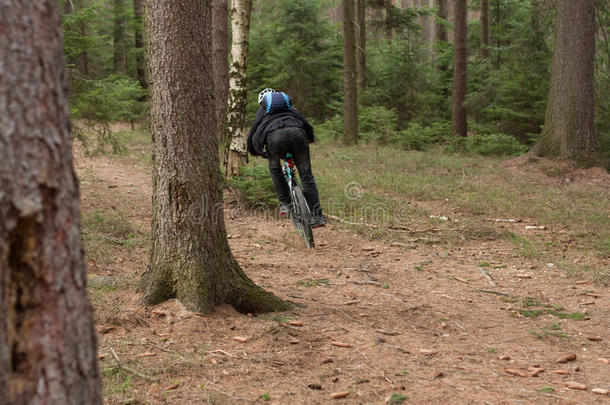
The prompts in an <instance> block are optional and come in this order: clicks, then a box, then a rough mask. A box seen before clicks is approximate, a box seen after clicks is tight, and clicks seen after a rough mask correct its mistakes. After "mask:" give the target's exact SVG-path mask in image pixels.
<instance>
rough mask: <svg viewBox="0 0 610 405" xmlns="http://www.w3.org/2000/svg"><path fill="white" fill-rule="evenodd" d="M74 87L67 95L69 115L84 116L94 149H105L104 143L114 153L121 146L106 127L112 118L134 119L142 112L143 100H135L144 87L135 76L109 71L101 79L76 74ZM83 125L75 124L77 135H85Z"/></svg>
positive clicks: (83, 137)
mask: <svg viewBox="0 0 610 405" xmlns="http://www.w3.org/2000/svg"><path fill="white" fill-rule="evenodd" d="M73 84H74V88H75V91H74V92H73V93H72V95H71V98H70V112H71V115H72V117H74V118H80V119H82V120H84V123H85V125H86V127H88V128H90V129H91V130H92V131H93V132H94V133H95V135H96V138H97V139H96V141H97V145H96V150H95V151H96V152H105V151H106V147H107V146H111V147H112V151H113V152H114V153H118V152H120V151H121V150H122V146H121V144H120V142H119V140H118V138H117V137H116V136H115V135H114V134H113V132H112V131H111V129H110V123H112V122H114V121H134V120H135V119H137V118H138V117H140V116H142V115H144V113H145V111H146V109H147V104H146V103H145V102H141V101H139V100H140V98H141V97H142V96H143V94H144V91H143V89H142V87H141V86H140V83H139V82H138V81H137V80H133V79H130V78H128V77H124V76H117V75H111V76H109V77H107V78H104V79H101V80H95V79H86V78H79V79H74V80H73ZM83 131H84V130H83V129H82V128H80V127H79V126H77V125H76V126H75V128H74V133H75V135H76V137H77V138H78V139H81V140H85V146H86V147H87V143H86V139H87V137H86V136H85V135H84V133H83Z"/></svg>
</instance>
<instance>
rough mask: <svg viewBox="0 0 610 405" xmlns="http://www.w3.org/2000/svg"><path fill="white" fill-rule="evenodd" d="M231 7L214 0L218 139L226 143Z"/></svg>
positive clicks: (213, 41) (213, 21) (213, 45)
mask: <svg viewBox="0 0 610 405" xmlns="http://www.w3.org/2000/svg"><path fill="white" fill-rule="evenodd" d="M228 21H229V5H228V2H227V0H214V2H213V10H212V27H213V29H212V49H213V56H212V57H213V59H212V61H213V66H212V68H213V69H214V95H215V96H216V97H217V100H216V103H215V106H216V122H217V128H216V137H217V138H218V141H219V142H220V144H223V143H224V142H225V130H226V127H227V109H228V105H229V104H228V103H229V100H228V98H229V26H228Z"/></svg>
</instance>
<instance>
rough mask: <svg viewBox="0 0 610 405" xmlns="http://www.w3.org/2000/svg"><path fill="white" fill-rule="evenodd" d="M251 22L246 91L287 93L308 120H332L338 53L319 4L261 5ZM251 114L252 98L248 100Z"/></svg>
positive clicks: (282, 1)
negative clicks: (274, 90)
mask: <svg viewBox="0 0 610 405" xmlns="http://www.w3.org/2000/svg"><path fill="white" fill-rule="evenodd" d="M258 5H259V6H260V7H261V12H260V13H255V14H254V15H253V17H252V23H251V33H250V53H249V58H248V91H249V94H251V95H252V94H258V92H259V91H260V90H261V89H262V88H264V87H273V88H275V89H276V90H281V91H285V92H287V93H288V94H290V95H291V96H292V97H293V100H294V103H295V105H296V106H297V108H298V109H299V110H300V111H301V112H302V113H303V114H304V115H305V116H307V117H312V118H320V119H322V118H327V117H329V116H331V115H332V111H330V110H329V109H328V104H329V103H330V102H331V101H333V100H337V99H339V97H340V90H341V84H342V79H341V76H340V70H341V68H342V66H343V59H342V47H341V43H340V42H339V38H338V37H337V35H336V34H335V31H334V30H333V26H332V25H331V23H330V21H329V19H328V18H326V17H322V13H323V12H324V9H323V7H324V5H325V2H323V1H321V0H304V1H298V2H295V1H292V0H279V1H275V2H269V3H266V2H265V3H259V4H258ZM250 100H254V102H252V103H250V105H249V107H250V110H253V109H255V108H256V98H255V97H250Z"/></svg>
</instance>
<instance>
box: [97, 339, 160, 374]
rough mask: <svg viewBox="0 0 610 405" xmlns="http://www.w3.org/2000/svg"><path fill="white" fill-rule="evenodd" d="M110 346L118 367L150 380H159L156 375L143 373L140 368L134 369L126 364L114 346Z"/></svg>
mask: <svg viewBox="0 0 610 405" xmlns="http://www.w3.org/2000/svg"><path fill="white" fill-rule="evenodd" d="M108 348H109V349H110V352H111V353H112V357H114V359H115V360H116V364H117V367H118V368H120V369H123V370H125V371H127V372H130V373H131V374H135V375H137V376H138V377H140V378H143V379H145V380H149V381H157V379H156V378H154V377H151V376H148V375H146V374H143V373H141V372H139V371H138V370H134V369H133V368H131V367H127V366H126V365H124V364H123V363H122V362H121V360H120V359H119V356H117V354H116V352H115V351H114V349H113V348H112V347H110V346H108Z"/></svg>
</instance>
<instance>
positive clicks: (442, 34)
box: [434, 0, 448, 70]
mask: <svg viewBox="0 0 610 405" xmlns="http://www.w3.org/2000/svg"><path fill="white" fill-rule="evenodd" d="M435 1H436V6H437V7H438V10H437V12H436V17H437V19H436V22H435V25H434V26H435V29H434V34H435V35H434V36H435V39H436V43H437V46H439V45H438V44H440V43H441V42H447V28H446V27H445V25H444V24H443V23H442V22H440V21H439V20H442V21H443V22H446V21H447V0H435ZM436 69H437V70H447V69H448V66H447V64H446V63H444V62H443V63H437V64H436Z"/></svg>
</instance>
